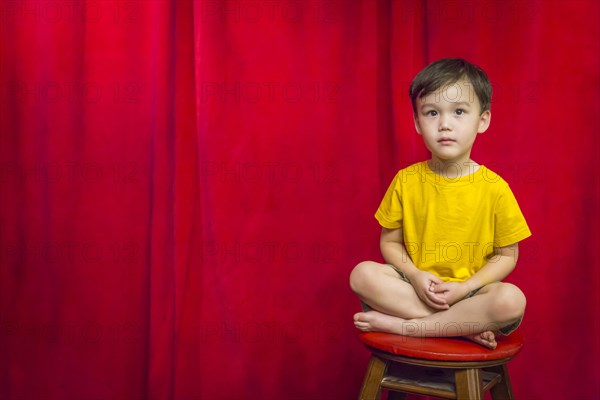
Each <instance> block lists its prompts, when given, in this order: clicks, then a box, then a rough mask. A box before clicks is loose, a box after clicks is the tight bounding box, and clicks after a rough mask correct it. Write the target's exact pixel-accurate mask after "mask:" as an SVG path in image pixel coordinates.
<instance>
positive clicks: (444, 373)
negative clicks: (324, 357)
mask: <svg viewBox="0 0 600 400" xmlns="http://www.w3.org/2000/svg"><path fill="white" fill-rule="evenodd" d="M358 338H359V340H360V341H361V342H363V344H365V345H366V346H367V348H368V349H369V350H370V351H371V353H372V355H371V360H370V361H369V368H368V369H367V373H366V375H365V380H364V383H363V386H362V390H361V393H360V399H361V400H374V399H379V398H380V396H381V391H382V389H387V390H389V391H390V392H389V396H388V398H389V399H401V398H404V395H403V394H401V393H398V392H402V393H417V394H422V395H427V396H436V397H442V398H445V399H468V400H479V399H483V395H484V393H485V392H486V391H488V390H491V394H492V398H493V399H494V400H496V399H513V393H512V387H511V385H510V379H509V376H508V369H507V366H506V363H507V362H508V361H510V360H511V359H512V358H513V357H514V356H515V355H517V353H518V352H519V351H520V350H521V348H522V347H523V337H522V336H521V334H520V333H519V332H518V331H516V332H513V333H512V334H511V335H510V336H501V337H499V338H497V339H496V340H497V341H498V347H496V349H495V350H489V349H486V348H484V347H483V346H480V345H478V344H476V343H473V342H470V341H468V340H466V339H460V338H413V337H407V336H399V335H392V334H389V333H383V332H363V333H360V334H359V335H358ZM392 391H393V392H392Z"/></svg>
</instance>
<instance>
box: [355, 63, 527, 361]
mask: <svg viewBox="0 0 600 400" xmlns="http://www.w3.org/2000/svg"><path fill="white" fill-rule="evenodd" d="M491 95H492V89H491V85H490V82H489V79H488V77H487V75H486V74H485V72H484V71H483V70H481V69H480V68H479V67H477V66H475V65H473V64H471V63H469V62H467V61H465V60H462V59H442V60H439V61H436V62H434V63H432V64H430V65H429V66H427V67H426V68H425V69H423V70H422V71H421V72H419V73H418V74H417V76H416V77H415V78H414V80H413V82H412V84H411V87H410V98H411V101H412V106H413V111H414V122H415V127H416V130H417V132H418V133H419V135H421V136H422V137H423V140H424V142H425V146H426V147H427V149H429V151H430V152H431V159H430V160H428V161H424V162H421V163H417V164H414V165H411V166H409V167H407V168H404V169H402V170H400V171H399V172H398V173H397V175H396V177H395V178H394V180H393V181H392V183H391V185H390V187H389V188H388V190H387V192H386V194H385V196H384V198H383V200H382V202H381V205H380V206H379V209H378V210H377V212H376V214H375V218H376V219H377V220H378V221H379V224H380V225H381V226H382V232H381V238H380V247H381V253H382V255H383V258H384V259H385V261H386V263H387V264H379V263H376V262H372V261H367V262H362V263H360V264H358V265H357V266H356V267H355V268H354V270H353V271H352V273H351V275H350V286H351V287H352V290H354V292H355V293H356V294H357V295H358V297H359V298H360V299H361V300H362V302H363V305H364V306H365V307H364V309H365V310H364V312H359V313H357V314H356V315H354V324H355V326H356V327H357V328H358V329H360V330H362V331H383V332H390V333H395V334H399V335H407V336H419V337H426V336H464V337H466V338H468V339H470V340H472V341H474V342H476V343H479V344H481V345H483V346H486V347H488V348H492V349H493V348H495V347H496V345H497V343H496V335H497V333H498V332H501V333H503V334H510V333H511V332H512V331H513V330H515V329H516V327H517V326H518V324H519V323H520V321H521V318H522V315H523V313H524V310H525V296H524V295H523V293H522V292H521V290H519V288H517V287H516V286H514V285H512V284H509V283H503V282H501V281H502V280H503V279H504V278H505V277H506V276H507V275H508V274H509V273H510V272H511V271H512V270H513V269H514V267H515V264H516V262H517V258H518V254H519V251H518V242H519V241H521V240H523V239H525V238H527V237H528V236H530V235H531V232H530V231H529V228H528V227H527V224H526V222H525V219H524V218H523V215H522V214H521V211H520V209H519V206H518V204H517V202H516V200H515V197H514V195H513V194H512V192H511V190H510V188H509V187H508V184H507V183H506V182H505V181H504V180H503V179H502V178H501V177H500V176H498V175H497V174H495V173H494V172H492V171H491V170H489V169H487V168H486V167H485V166H483V165H479V164H477V163H476V162H475V161H473V160H471V158H470V155H471V148H472V147H473V143H474V141H475V138H476V136H477V135H478V134H480V133H483V132H485V131H486V130H487V128H488V127H489V125H490V118H491V113H490V101H491Z"/></svg>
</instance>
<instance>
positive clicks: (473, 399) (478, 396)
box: [454, 368, 483, 400]
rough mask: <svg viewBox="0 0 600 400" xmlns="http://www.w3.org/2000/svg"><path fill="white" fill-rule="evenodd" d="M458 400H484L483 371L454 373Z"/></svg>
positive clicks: (463, 370)
mask: <svg viewBox="0 0 600 400" xmlns="http://www.w3.org/2000/svg"><path fill="white" fill-rule="evenodd" d="M454 377H455V380H456V398H457V399H458V400H483V379H482V377H481V369H479V368H468V369H459V370H456V372H455V373H454Z"/></svg>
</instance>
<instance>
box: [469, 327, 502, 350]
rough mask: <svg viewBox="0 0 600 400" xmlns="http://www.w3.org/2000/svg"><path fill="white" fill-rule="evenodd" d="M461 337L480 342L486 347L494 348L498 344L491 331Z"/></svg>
mask: <svg viewBox="0 0 600 400" xmlns="http://www.w3.org/2000/svg"><path fill="white" fill-rule="evenodd" d="M463 337H464V338H465V339H469V340H471V341H473V342H475V343H477V344H480V345H482V346H483V347H487V348H488V349H495V348H496V346H498V343H497V342H496V335H495V334H494V332H492V331H485V332H481V333H475V334H473V335H467V336H463Z"/></svg>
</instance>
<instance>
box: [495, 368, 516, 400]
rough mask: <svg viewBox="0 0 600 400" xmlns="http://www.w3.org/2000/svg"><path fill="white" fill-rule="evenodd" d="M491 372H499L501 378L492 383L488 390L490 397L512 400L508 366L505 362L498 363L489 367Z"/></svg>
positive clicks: (499, 399) (498, 399)
mask: <svg viewBox="0 0 600 400" xmlns="http://www.w3.org/2000/svg"><path fill="white" fill-rule="evenodd" d="M489 370H490V371H491V372H495V373H497V374H500V376H501V377H502V380H501V381H500V382H498V383H497V384H495V385H494V387H493V388H492V389H491V390H490V392H491V394H492V399H494V400H514V396H513V391H512V385H511V384H510V378H509V376H508V366H507V365H506V364H503V365H498V366H496V367H492V368H489Z"/></svg>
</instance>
